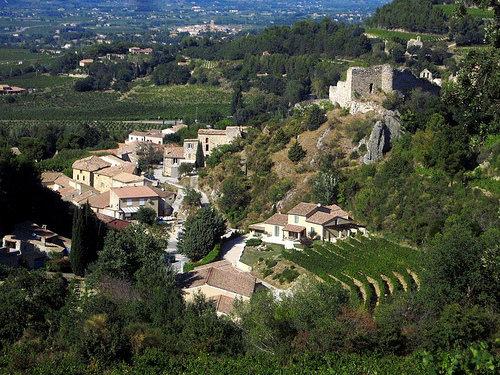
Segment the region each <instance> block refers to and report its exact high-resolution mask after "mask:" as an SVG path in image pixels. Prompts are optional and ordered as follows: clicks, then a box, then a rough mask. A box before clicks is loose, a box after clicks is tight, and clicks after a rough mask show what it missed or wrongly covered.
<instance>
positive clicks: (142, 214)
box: [135, 207, 156, 225]
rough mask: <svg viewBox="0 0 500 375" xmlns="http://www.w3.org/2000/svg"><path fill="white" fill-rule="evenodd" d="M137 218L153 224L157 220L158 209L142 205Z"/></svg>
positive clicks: (147, 223) (143, 222)
mask: <svg viewBox="0 0 500 375" xmlns="http://www.w3.org/2000/svg"><path fill="white" fill-rule="evenodd" d="M135 218H136V219H137V220H138V221H139V223H141V224H146V225H153V224H154V223H155V221H156V211H155V210H154V209H153V208H151V207H141V208H139V210H138V211H137V214H136V217H135Z"/></svg>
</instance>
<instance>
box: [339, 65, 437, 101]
mask: <svg viewBox="0 0 500 375" xmlns="http://www.w3.org/2000/svg"><path fill="white" fill-rule="evenodd" d="M418 87H420V88H421V89H422V90H423V91H426V92H429V93H431V94H434V95H437V94H438V93H439V87H438V86H435V85H433V84H431V83H430V82H429V81H427V80H425V79H420V78H417V77H415V76H414V75H413V74H412V73H411V71H409V70H408V69H393V68H392V67H391V66H390V65H388V64H385V65H378V66H373V67H370V68H361V67H357V66H355V67H352V68H349V69H348V70H347V77H346V80H345V81H339V82H337V85H336V86H330V93H329V97H330V100H331V101H332V102H333V103H334V104H335V103H338V104H339V105H340V106H341V107H350V105H351V103H352V102H353V101H356V100H357V99H360V98H362V97H365V96H368V95H370V94H372V93H376V92H379V91H382V92H385V93H386V94H389V93H391V92H393V91H400V92H401V93H403V94H405V93H408V92H409V91H411V90H413V89H416V88H418Z"/></svg>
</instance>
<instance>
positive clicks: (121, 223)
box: [96, 213, 130, 230]
mask: <svg viewBox="0 0 500 375" xmlns="http://www.w3.org/2000/svg"><path fill="white" fill-rule="evenodd" d="M96 215H97V218H98V219H99V220H101V221H102V222H104V223H106V224H107V225H108V227H110V228H113V229H118V230H122V229H125V228H127V227H128V226H129V225H130V222H128V221H125V220H121V219H117V218H114V217H113V216H108V215H104V214H101V213H97V214H96Z"/></svg>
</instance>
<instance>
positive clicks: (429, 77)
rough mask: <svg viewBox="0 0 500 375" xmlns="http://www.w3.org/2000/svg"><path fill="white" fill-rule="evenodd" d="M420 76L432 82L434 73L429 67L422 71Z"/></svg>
mask: <svg viewBox="0 0 500 375" xmlns="http://www.w3.org/2000/svg"><path fill="white" fill-rule="evenodd" d="M419 77H420V78H423V79H426V80H428V81H430V82H432V80H433V78H432V73H431V71H430V70H429V69H424V70H422V71H421V72H420V75H419Z"/></svg>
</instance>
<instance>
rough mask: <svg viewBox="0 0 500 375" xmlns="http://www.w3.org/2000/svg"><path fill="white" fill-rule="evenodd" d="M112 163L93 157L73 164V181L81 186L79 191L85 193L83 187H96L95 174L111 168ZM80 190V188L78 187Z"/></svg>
mask: <svg viewBox="0 0 500 375" xmlns="http://www.w3.org/2000/svg"><path fill="white" fill-rule="evenodd" d="M110 166H111V163H108V162H107V161H104V160H102V159H101V158H99V157H97V156H95V155H92V156H89V157H87V158H84V159H80V160H77V161H75V162H74V163H73V165H72V168H73V180H75V181H76V183H77V184H78V185H80V186H79V190H80V191H83V190H84V189H82V187H81V185H87V186H90V187H93V186H94V173H95V172H97V171H99V170H100V169H104V168H107V167H110ZM77 189H78V187H77Z"/></svg>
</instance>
